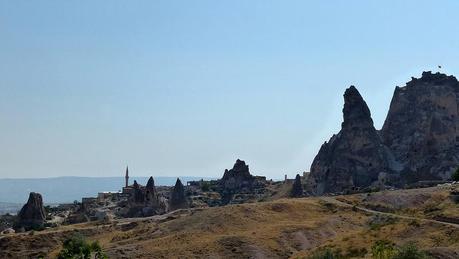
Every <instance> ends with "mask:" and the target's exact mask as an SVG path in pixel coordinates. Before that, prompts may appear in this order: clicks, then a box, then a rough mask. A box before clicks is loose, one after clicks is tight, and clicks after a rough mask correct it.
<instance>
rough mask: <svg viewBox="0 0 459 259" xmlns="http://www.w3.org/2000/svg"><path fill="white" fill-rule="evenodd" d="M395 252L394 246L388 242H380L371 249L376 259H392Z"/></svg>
mask: <svg viewBox="0 0 459 259" xmlns="http://www.w3.org/2000/svg"><path fill="white" fill-rule="evenodd" d="M395 252H396V250H395V248H394V245H393V244H392V243H391V242H389V241H387V240H378V241H376V243H375V244H374V245H373V246H372V247H371V254H372V255H373V258H375V259H391V258H393V256H394V255H395Z"/></svg>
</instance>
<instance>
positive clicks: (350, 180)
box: [308, 86, 389, 195]
mask: <svg viewBox="0 0 459 259" xmlns="http://www.w3.org/2000/svg"><path fill="white" fill-rule="evenodd" d="M343 117H344V120H343V123H342V124H341V130H340V132H339V133H338V134H337V135H333V136H332V137H331V139H330V140H329V141H328V142H325V143H324V144H323V145H322V147H321V148H320V151H319V153H318V154H317V156H316V157H315V159H314V161H313V163H312V166H311V173H310V176H309V177H308V191H309V192H310V193H311V194H314V195H321V194H323V193H330V192H343V191H345V190H348V189H352V188H354V187H366V186H369V185H371V184H372V183H373V182H376V181H377V180H378V176H379V175H380V174H381V173H385V172H388V171H389V170H388V168H389V162H388V160H389V159H388V156H389V154H388V153H389V151H388V150H387V148H386V147H385V146H384V145H383V144H382V141H381V138H380V137H379V135H378V132H377V131H376V129H375V127H374V126H373V120H372V119H371V114H370V110H369V109H368V106H367V104H366V103H365V101H364V100H363V98H362V96H361V95H360V93H359V91H358V90H357V89H356V88H355V87H354V86H351V87H349V88H348V89H346V92H345V93H344V108H343Z"/></svg>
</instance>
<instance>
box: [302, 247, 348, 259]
mask: <svg viewBox="0 0 459 259" xmlns="http://www.w3.org/2000/svg"><path fill="white" fill-rule="evenodd" d="M344 258H345V257H344V256H342V255H341V253H340V252H339V251H332V250H331V249H330V248H325V249H320V250H317V251H316V252H314V254H313V255H312V256H310V257H309V259H344Z"/></svg>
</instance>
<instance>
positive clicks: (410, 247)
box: [392, 243, 428, 259]
mask: <svg viewBox="0 0 459 259" xmlns="http://www.w3.org/2000/svg"><path fill="white" fill-rule="evenodd" d="M427 258H428V257H427V255H426V253H424V252H423V251H420V250H419V249H418V247H417V246H416V245H415V244H414V243H408V244H406V245H404V246H402V247H400V248H399V249H398V251H397V254H396V255H395V256H394V257H392V259H427Z"/></svg>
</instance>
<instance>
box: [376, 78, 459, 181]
mask: <svg viewBox="0 0 459 259" xmlns="http://www.w3.org/2000/svg"><path fill="white" fill-rule="evenodd" d="M458 105H459V82H458V81H457V79H456V78H455V77H454V76H447V75H445V74H441V73H435V74H432V73H431V72H423V73H422V77H421V78H419V79H417V78H412V80H411V81H410V82H408V83H407V84H406V86H404V87H396V88H395V92H394V96H393V98H392V101H391V104H390V109H389V113H388V115H387V118H386V121H385V122H384V126H383V128H382V130H381V136H382V139H383V141H384V143H385V144H386V145H387V146H388V147H389V148H390V149H391V151H392V153H393V154H394V157H395V159H396V160H397V161H398V162H399V163H400V165H401V167H400V170H399V171H400V176H401V179H402V180H403V182H413V181H418V180H434V179H435V180H446V179H449V177H450V175H451V172H452V171H453V170H454V169H455V168H456V167H457V166H458V164H459V145H458V143H459V142H458V141H459V137H458V136H459V134H458V133H459V114H458Z"/></svg>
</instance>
